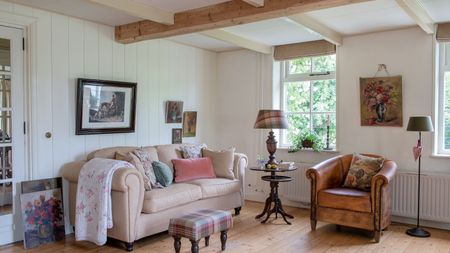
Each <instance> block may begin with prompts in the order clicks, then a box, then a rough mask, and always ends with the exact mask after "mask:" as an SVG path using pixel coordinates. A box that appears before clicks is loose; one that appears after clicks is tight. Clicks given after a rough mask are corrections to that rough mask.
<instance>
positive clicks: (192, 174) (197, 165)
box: [172, 157, 216, 183]
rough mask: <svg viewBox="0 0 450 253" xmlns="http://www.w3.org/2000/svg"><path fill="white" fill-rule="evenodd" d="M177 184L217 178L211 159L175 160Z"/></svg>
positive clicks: (173, 161)
mask: <svg viewBox="0 0 450 253" xmlns="http://www.w3.org/2000/svg"><path fill="white" fill-rule="evenodd" d="M172 163H173V168H174V170H175V182H176V183H180V182H185V181H190V180H194V179H200V178H215V177H216V174H214V168H213V165H212V161H211V158H209V157H203V158H191V159H173V160H172Z"/></svg>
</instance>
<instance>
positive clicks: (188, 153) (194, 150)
mask: <svg viewBox="0 0 450 253" xmlns="http://www.w3.org/2000/svg"><path fill="white" fill-rule="evenodd" d="M204 148H207V146H206V144H205V143H203V144H200V145H183V146H181V147H180V149H181V152H182V154H183V158H185V159H188V158H200V157H202V149H204Z"/></svg>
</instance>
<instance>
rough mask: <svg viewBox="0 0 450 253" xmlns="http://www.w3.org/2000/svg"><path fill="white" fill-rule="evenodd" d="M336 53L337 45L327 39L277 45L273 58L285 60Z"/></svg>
mask: <svg viewBox="0 0 450 253" xmlns="http://www.w3.org/2000/svg"><path fill="white" fill-rule="evenodd" d="M335 53H336V45H334V44H332V43H330V42H328V41H326V40H316V41H308V42H301V43H295V44H288V45H281V46H276V47H275V50H274V53H273V58H274V59H275V60H277V61H285V60H291V59H295V58H300V57H311V56H320V55H329V54H335Z"/></svg>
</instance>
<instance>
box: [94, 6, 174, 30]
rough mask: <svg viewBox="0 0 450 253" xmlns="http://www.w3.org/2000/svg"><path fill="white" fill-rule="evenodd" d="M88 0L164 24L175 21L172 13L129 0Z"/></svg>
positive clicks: (171, 23) (170, 23)
mask: <svg viewBox="0 0 450 253" xmlns="http://www.w3.org/2000/svg"><path fill="white" fill-rule="evenodd" d="M89 1H91V2H93V3H97V4H100V5H104V6H107V7H110V8H113V9H116V10H119V11H123V12H125V13H128V14H129V15H131V16H134V17H138V18H142V19H147V20H151V21H154V22H157V23H161V24H165V25H173V24H174V22H175V18H174V14H173V13H170V12H167V11H165V10H161V9H159V8H156V7H153V6H150V5H147V4H143V3H139V2H135V1H131V0H89Z"/></svg>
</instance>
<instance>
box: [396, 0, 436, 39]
mask: <svg viewBox="0 0 450 253" xmlns="http://www.w3.org/2000/svg"><path fill="white" fill-rule="evenodd" d="M396 1H397V4H398V5H400V7H402V9H403V10H404V11H405V12H406V14H408V15H409V16H410V17H411V18H412V19H413V20H414V21H415V22H416V23H417V25H418V26H420V27H421V28H422V30H424V31H425V32H426V33H428V34H433V33H434V20H433V18H431V16H430V14H428V12H427V10H426V9H425V7H423V4H422V2H421V1H420V0H396Z"/></svg>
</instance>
